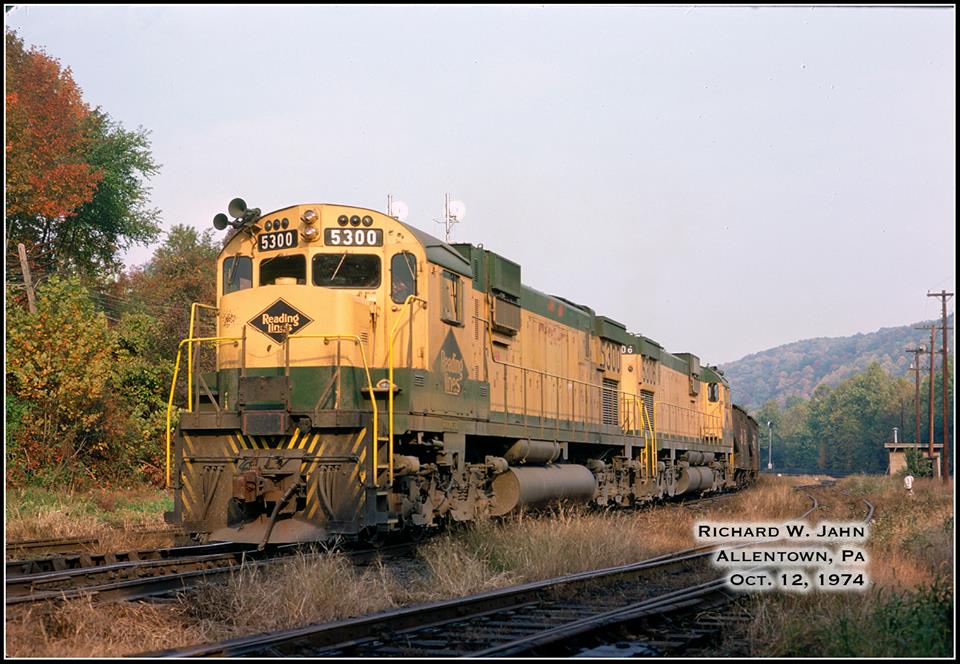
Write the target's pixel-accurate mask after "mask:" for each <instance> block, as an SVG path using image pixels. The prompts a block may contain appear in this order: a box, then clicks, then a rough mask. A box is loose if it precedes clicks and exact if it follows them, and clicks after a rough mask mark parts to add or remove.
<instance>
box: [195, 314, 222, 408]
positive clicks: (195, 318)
mask: <svg viewBox="0 0 960 664" xmlns="http://www.w3.org/2000/svg"><path fill="white" fill-rule="evenodd" d="M197 307H202V308H204V309H212V310H213V311H219V309H217V307H215V306H213V305H210V304H202V303H200V302H193V303H192V304H191V305H190V330H189V331H188V332H187V339H193V323H194V321H195V320H196V314H197ZM191 385H193V344H188V345H187V387H188V389H193V388H192V387H190V386H191ZM189 404H190V406H189V412H193V399H190V402H189Z"/></svg>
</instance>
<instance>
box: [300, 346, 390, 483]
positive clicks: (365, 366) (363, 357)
mask: <svg viewBox="0 0 960 664" xmlns="http://www.w3.org/2000/svg"><path fill="white" fill-rule="evenodd" d="M292 339H324V340H332V339H338V340H339V339H346V340H348V341H353V342H354V343H356V344H357V346H358V347H359V348H360V359H361V360H363V372H364V374H365V375H366V377H367V390H368V391H369V392H370V405H371V406H372V407H373V486H375V487H376V486H380V484H379V482H378V481H377V435H378V434H377V429H378V425H379V421H378V419H377V417H378V414H377V397H376V396H375V395H374V393H373V380H372V379H371V378H370V365H369V364H368V363H367V354H366V353H365V352H364V350H363V340H362V339H361V338H360V337H358V336H357V335H355V334H298V335H296V336H292V337H287V342H288V343H289V342H290V340H292Z"/></svg>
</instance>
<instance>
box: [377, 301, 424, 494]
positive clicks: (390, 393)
mask: <svg viewBox="0 0 960 664" xmlns="http://www.w3.org/2000/svg"><path fill="white" fill-rule="evenodd" d="M414 302H419V303H420V304H421V305H422V306H423V308H426V307H427V301H426V300H424V299H423V298H421V297H417V296H416V295H408V296H407V298H406V299H405V300H404V301H403V304H401V305H400V310H401V311H403V310H404V309H405V308H406V307H408V306H410V309H409V311H410V319H409V320H410V321H411V322H412V321H413V307H412V306H411V305H412V304H413V303H414ZM402 320H403V317H402V316H400V315H398V316H397V317H396V319H395V320H394V321H393V328H392V329H391V330H390V343H389V345H388V347H387V365H388V369H387V376H388V377H387V380H388V381H389V383H390V384H389V386H388V392H387V418H388V423H387V438H388V442H387V477H388V478H389V482H390V484H391V485H393V345H394V342H395V341H396V336H397V332H398V330H399V329H400V321H402ZM410 341H411V343H412V342H413V337H412V336H411V339H410ZM379 435H380V432H379V431H377V428H376V426H374V439H375V442H374V446H375V447H376V439H377V438H378V436H379ZM376 468H377V465H376V463H374V477H376V472H377V470H376Z"/></svg>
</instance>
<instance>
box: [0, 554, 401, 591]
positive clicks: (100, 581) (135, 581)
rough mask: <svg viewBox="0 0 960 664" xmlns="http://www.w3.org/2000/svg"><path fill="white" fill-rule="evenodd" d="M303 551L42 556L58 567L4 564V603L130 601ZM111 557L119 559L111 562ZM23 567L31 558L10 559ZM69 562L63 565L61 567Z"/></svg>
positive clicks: (363, 559) (355, 557) (362, 558)
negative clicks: (25, 570)
mask: <svg viewBox="0 0 960 664" xmlns="http://www.w3.org/2000/svg"><path fill="white" fill-rule="evenodd" d="M412 547H413V545H411V544H397V545H392V546H384V547H380V548H375V549H358V550H351V551H346V552H345V553H346V555H347V556H348V557H349V558H350V559H351V560H352V561H353V562H354V563H355V564H365V563H367V562H369V561H370V560H373V559H375V558H378V557H387V556H401V555H409V554H410V551H411V549H412ZM303 552H307V555H310V556H321V555H324V553H323V552H317V551H315V550H314V548H313V547H311V546H309V545H302V544H290V545H283V546H277V547H271V548H269V549H267V550H265V551H262V552H261V551H257V549H256V545H255V544H243V545H238V544H234V543H230V542H221V543H214V544H202V545H195V546H185V547H172V548H166V549H151V550H144V551H132V552H121V553H113V554H98V555H97V556H96V557H95V558H94V559H89V558H88V559H87V560H86V562H89V563H91V564H89V565H84V564H83V563H84V562H85V560H84V558H85V555H84V554H77V555H76V556H65V557H62V559H61V561H60V562H59V563H56V562H54V561H55V560H56V559H52V560H48V561H46V563H49V564H50V565H59V566H60V567H62V569H53V570H50V571H47V570H41V571H34V572H28V573H24V574H15V573H14V574H11V572H10V565H11V564H12V563H8V566H7V576H6V580H5V587H6V604H7V606H10V605H13V604H22V603H26V602H38V601H52V600H66V599H75V598H78V597H87V596H90V597H92V598H93V599H94V600H96V601H121V600H135V599H143V598H147V597H157V596H161V595H165V594H168V593H171V592H177V591H180V590H183V589H185V588H189V587H190V586H193V585H196V584H198V583H202V582H210V581H216V580H220V579H223V578H225V577H227V576H228V575H229V574H231V573H232V572H234V571H235V570H238V569H240V567H241V566H245V567H248V568H249V567H260V566H264V565H270V564H272V563H275V562H277V561H280V560H283V559H285V558H287V557H289V556H291V555H293V554H297V553H303ZM117 558H123V559H124V560H122V561H117ZM15 562H16V565H20V566H24V565H26V564H27V563H34V562H36V561H15ZM68 564H69V565H72V566H71V567H68V566H67V565H68Z"/></svg>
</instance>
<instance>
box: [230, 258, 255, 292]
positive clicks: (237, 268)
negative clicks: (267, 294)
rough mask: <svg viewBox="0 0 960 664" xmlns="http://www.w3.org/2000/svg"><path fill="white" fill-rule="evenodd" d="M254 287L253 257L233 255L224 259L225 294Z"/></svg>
mask: <svg viewBox="0 0 960 664" xmlns="http://www.w3.org/2000/svg"><path fill="white" fill-rule="evenodd" d="M252 287H253V259H252V258H250V257H249V256H231V257H230V258H227V259H226V260H224V261H223V294H224V295H226V294H227V293H232V292H234V291H238V290H244V289H245V288H252Z"/></svg>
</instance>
